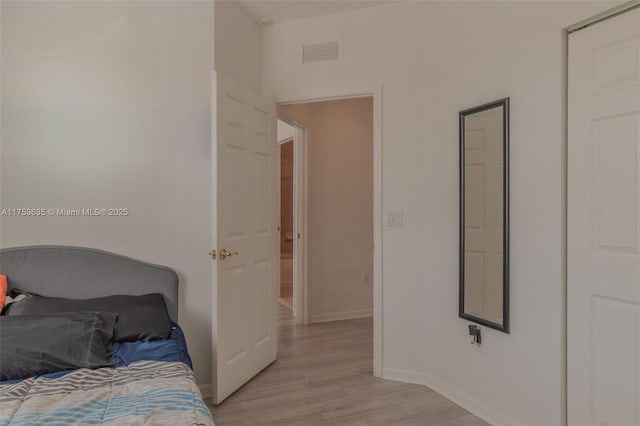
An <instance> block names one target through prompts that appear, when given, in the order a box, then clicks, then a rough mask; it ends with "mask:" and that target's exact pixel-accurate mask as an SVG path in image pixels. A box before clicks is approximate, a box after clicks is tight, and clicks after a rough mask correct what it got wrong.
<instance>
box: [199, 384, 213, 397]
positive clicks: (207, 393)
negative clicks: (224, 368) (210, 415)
mask: <svg viewBox="0 0 640 426" xmlns="http://www.w3.org/2000/svg"><path fill="white" fill-rule="evenodd" d="M198 387H199V388H200V394H201V395H202V399H206V398H211V397H212V396H213V386H212V385H211V383H203V384H201V385H198Z"/></svg>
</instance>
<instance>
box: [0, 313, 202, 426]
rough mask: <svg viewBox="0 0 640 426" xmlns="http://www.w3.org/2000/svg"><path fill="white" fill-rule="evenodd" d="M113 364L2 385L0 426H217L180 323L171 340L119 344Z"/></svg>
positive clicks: (7, 382)
mask: <svg viewBox="0 0 640 426" xmlns="http://www.w3.org/2000/svg"><path fill="white" fill-rule="evenodd" d="M16 318H20V317H16ZM112 362H113V367H112V368H100V369H95V370H90V369H78V370H65V371H58V372H55V373H49V374H45V375H42V376H38V377H31V378H28V379H25V380H13V381H5V382H0V426H5V425H11V426H14V425H15V426H19V425H34V426H35V425H47V426H53V425H134V424H135V425H138V424H148V425H172V426H180V425H213V424H214V423H213V418H212V416H211V413H210V412H209V409H208V408H207V407H206V405H205V404H204V402H203V401H202V397H201V395H200V391H199V389H198V387H197V385H196V384H195V381H194V378H193V373H192V370H191V358H190V357H189V353H188V351H187V346H186V342H185V339H184V333H183V332H182V329H181V328H180V327H179V326H178V325H177V324H175V323H174V324H172V325H171V334H170V335H169V337H168V338H167V339H163V340H155V341H147V342H145V341H139V342H125V343H115V344H114V345H113V359H112Z"/></svg>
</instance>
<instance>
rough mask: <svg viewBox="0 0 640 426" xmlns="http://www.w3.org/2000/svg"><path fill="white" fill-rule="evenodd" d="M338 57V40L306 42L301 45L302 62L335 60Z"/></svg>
mask: <svg viewBox="0 0 640 426" xmlns="http://www.w3.org/2000/svg"><path fill="white" fill-rule="evenodd" d="M338 59H340V42H338V41H330V42H328V43H318V44H308V45H306V46H302V63H303V64H311V63H314V62H327V61H337V60H338Z"/></svg>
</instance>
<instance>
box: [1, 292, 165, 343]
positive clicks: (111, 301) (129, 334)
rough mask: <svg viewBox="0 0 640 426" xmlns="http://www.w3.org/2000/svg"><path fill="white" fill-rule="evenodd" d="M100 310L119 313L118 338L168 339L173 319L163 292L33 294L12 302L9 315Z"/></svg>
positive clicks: (128, 340) (116, 334)
mask: <svg viewBox="0 0 640 426" xmlns="http://www.w3.org/2000/svg"><path fill="white" fill-rule="evenodd" d="M78 311H100V312H113V313H116V314H118V325H117V328H116V333H115V336H114V340H115V341H116V342H136V341H138V340H156V339H166V338H167V337H169V334H171V320H170V319H169V313H168V312H167V306H166V305H165V303H164V297H163V296H162V294H160V293H152V294H145V295H143V296H125V295H115V296H106V297H97V298H94V299H60V298H57V297H38V296H34V297H29V298H27V299H25V300H22V301H20V302H15V303H12V304H11V305H9V307H8V308H7V310H6V313H5V315H10V316H13V315H46V314H51V313H55V312H78Z"/></svg>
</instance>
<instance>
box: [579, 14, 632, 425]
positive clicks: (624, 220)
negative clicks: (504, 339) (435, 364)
mask: <svg viewBox="0 0 640 426" xmlns="http://www.w3.org/2000/svg"><path fill="white" fill-rule="evenodd" d="M568 82H569V114H568V131H569V147H568V149H569V150H568V204H567V214H568V241H567V242H568V259H567V261H568V265H567V267H568V270H567V272H568V299H567V304H568V307H567V315H568V318H567V320H568V330H567V340H568V341H567V355H568V367H567V368H568V401H567V402H568V420H569V426H587V425H594V426H632V425H640V9H635V10H632V11H629V12H626V13H624V14H622V15H620V16H617V17H614V18H611V19H608V20H606V21H603V22H600V23H597V24H594V25H592V26H590V27H587V28H585V29H582V30H580V31H577V32H575V33H572V34H571V35H570V36H569V81H568Z"/></svg>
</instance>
